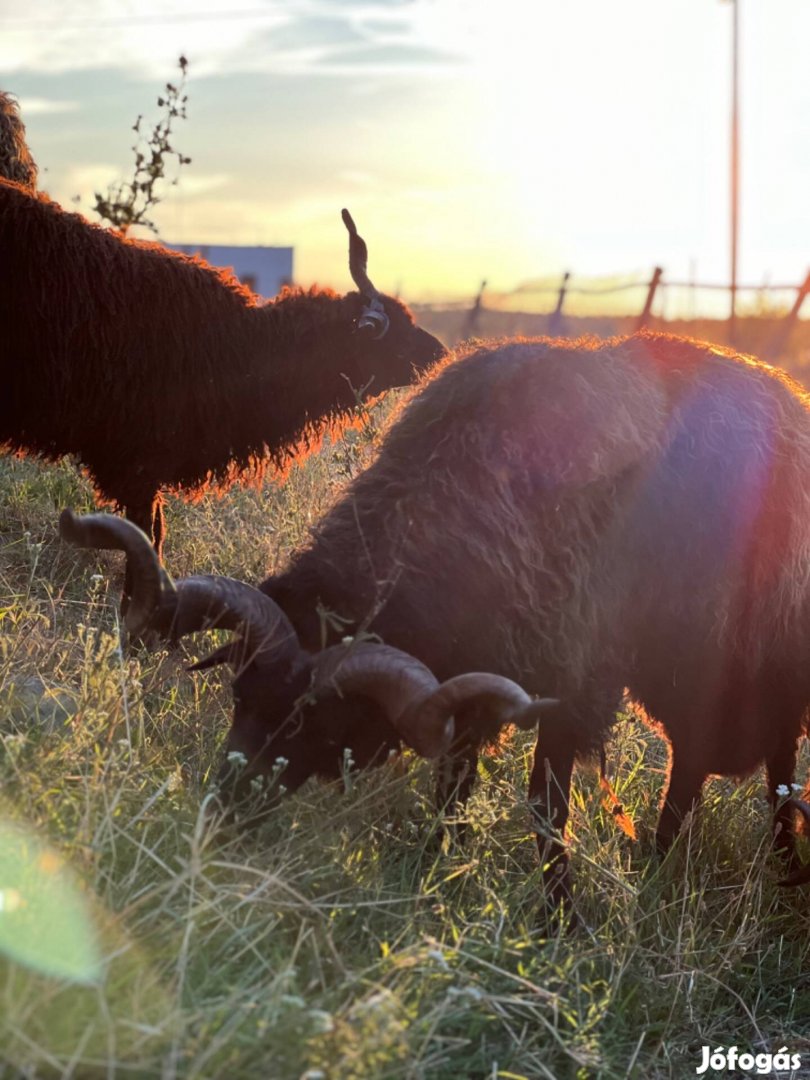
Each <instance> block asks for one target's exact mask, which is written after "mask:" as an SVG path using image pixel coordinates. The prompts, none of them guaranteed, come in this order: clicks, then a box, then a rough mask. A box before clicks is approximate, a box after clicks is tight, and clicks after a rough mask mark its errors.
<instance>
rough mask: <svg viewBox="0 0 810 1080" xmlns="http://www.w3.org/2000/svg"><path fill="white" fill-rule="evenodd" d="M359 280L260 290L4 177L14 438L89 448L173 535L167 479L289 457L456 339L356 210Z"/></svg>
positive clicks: (153, 532)
mask: <svg viewBox="0 0 810 1080" xmlns="http://www.w3.org/2000/svg"><path fill="white" fill-rule="evenodd" d="M344 221H345V222H346V225H347V227H348V228H349V232H350V237H351V240H350V267H351V270H352V275H353V277H354V280H355V283H356V284H357V286H358V288H359V290H360V291H359V292H354V293H349V294H347V295H346V296H338V295H337V294H336V293H334V292H332V291H330V290H327V289H319V288H312V289H310V290H309V291H305V290H302V289H292V288H290V289H285V290H284V292H283V293H282V294H281V296H280V297H278V298H277V299H276V300H271V301H269V302H267V303H260V301H259V299H258V297H256V296H255V295H254V294H253V293H251V292H250V291H249V290H248V289H246V288H244V287H243V286H241V285H240V284H239V283H238V282H237V281H236V279H235V278H233V277H232V276H231V275H229V274H228V273H226V272H224V271H220V270H215V269H213V268H212V267H210V266H207V265H206V264H205V263H204V262H202V261H200V260H199V259H195V258H191V257H189V256H186V255H181V254H179V253H175V252H170V251H167V250H166V249H165V248H163V247H161V246H160V245H158V244H154V243H145V242H140V241H136V240H130V239H123V238H122V237H120V236H119V235H116V234H115V233H112V232H109V231H107V230H105V229H102V228H100V227H98V226H94V225H91V224H89V223H88V222H87V221H85V219H84V218H82V217H80V216H79V215H77V214H70V213H66V212H65V211H64V210H62V209H60V207H59V206H57V205H56V204H55V203H52V202H50V201H49V200H48V199H47V198H45V197H44V196H32V195H31V194H30V193H28V192H26V191H25V190H24V189H23V188H22V187H20V186H18V185H16V184H12V183H3V182H0V250H2V252H3V258H2V262H0V323H1V324H2V326H3V346H2V353H0V372H1V373H2V380H3V395H2V398H0V445H3V444H5V445H6V446H7V447H8V448H10V449H11V450H12V451H17V452H22V453H29V454H37V455H40V456H41V457H44V458H47V459H52V460H53V459H56V458H58V457H61V456H62V455H63V454H75V455H76V457H77V458H78V459H79V461H80V462H81V463H82V464H83V465H84V466H86V468H87V471H88V472H89V474H90V477H91V479H92V480H93V483H94V484H95V486H96V489H97V491H98V494H99V495H100V497H101V498H103V499H106V500H110V501H112V502H114V503H115V504H116V505H117V506H118V507H119V508H120V509H122V510H124V512H125V513H126V515H127V517H128V518H130V520H132V521H134V522H135V523H136V524H137V525H139V526H140V527H141V528H142V529H143V530H144V531H145V532H146V533H147V534H148V535H150V536H152V538H153V540H154V543H155V547H156V550H157V551H158V554H160V550H161V544H162V540H163V536H164V524H163V516H162V496H161V492H162V491H164V490H166V489H180V490H183V491H186V492H199V491H201V490H203V489H204V488H205V487H206V486H207V485H208V484H209V483H214V484H217V485H220V486H221V485H225V484H227V483H228V482H230V481H231V480H232V479H233V478H234V476H235V475H238V474H239V473H244V472H248V471H252V472H253V473H254V475H256V474H260V473H261V470H262V468H263V467H264V465H265V462H266V460H267V459H268V458H269V460H270V461H271V462H272V464H273V466H274V467H275V468H276V469H278V470H279V471H282V470H283V469H284V468H285V467H286V466H287V465H288V464H289V462H290V461H291V460H292V459H293V458H294V456H295V454H296V453H297V452H298V451H299V450H303V449H308V448H310V447H312V446H314V445H317V443H318V440H319V437H320V435H321V434H322V432H323V431H324V430H325V429H326V428H327V427H328V425H330V424H333V425H334V426H333V430H337V418H338V416H339V415H341V416H342V417H343V418H344V419H345V418H346V416H347V411H348V410H350V409H351V408H352V406H354V405H355V404H356V396H355V392H354V390H353V387H355V388H358V389H360V388H367V387H368V386H371V388H372V390H373V392H374V393H377V392H379V391H382V390H384V389H387V388H388V387H391V386H399V385H403V384H405V383H407V382H408V381H409V380H410V379H411V378H412V376H413V373H414V370H421V369H424V368H426V367H427V366H428V365H430V364H431V363H433V362H434V361H435V360H436V359H437V358H438V357H439V356H440V355H442V354H443V352H444V349H443V347H442V346H441V344H440V343H439V342H438V341H437V339H436V338H434V337H432V336H431V335H430V334H428V333H426V332H425V331H424V330H421V329H419V328H418V327H416V326H415V325H414V323H413V319H412V317H411V314H410V312H409V311H408V309H407V308H406V307H405V306H404V305H403V304H401V303H400V302H399V301H397V300H392V299H391V298H389V297H385V296H381V295H380V294H379V293H378V292H377V290H376V289H375V288H374V286H373V285H372V284H371V282H370V280H369V278H368V275H367V273H366V247H365V244H364V242H363V240H362V239H361V238H360V237H359V236H358V235H357V231H356V229H355V227H354V223H353V221H352V220H351V217H350V216H349V214H348V213H347V212H346V211H344Z"/></svg>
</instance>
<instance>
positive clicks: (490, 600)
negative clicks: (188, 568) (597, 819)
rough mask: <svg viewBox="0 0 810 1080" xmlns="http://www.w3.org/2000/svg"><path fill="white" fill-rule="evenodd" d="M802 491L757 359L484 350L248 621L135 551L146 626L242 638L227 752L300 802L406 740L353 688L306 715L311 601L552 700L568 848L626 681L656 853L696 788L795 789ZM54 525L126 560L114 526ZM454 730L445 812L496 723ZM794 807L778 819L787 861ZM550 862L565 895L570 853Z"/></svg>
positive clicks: (794, 449)
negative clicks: (592, 765) (637, 716)
mask: <svg viewBox="0 0 810 1080" xmlns="http://www.w3.org/2000/svg"><path fill="white" fill-rule="evenodd" d="M808 476H810V401H808V398H807V397H806V396H805V395H804V393H803V392H802V391H801V390H800V389H799V388H798V386H796V385H795V384H794V383H792V382H791V380H790V379H788V378H787V377H786V376H785V375H783V374H782V373H780V372H778V371H776V370H774V369H772V368H770V367H768V366H766V365H764V364H761V363H758V362H757V361H755V360H753V359H750V358H747V357H742V356H738V355H735V354H733V353H731V352H729V351H727V350H723V349H720V348H715V347H712V346H708V345H704V344H700V343H697V342H694V341H690V340H686V339H682V338H676V337H672V336H667V335H661V334H653V333H639V334H636V335H634V336H632V337H629V338H623V339H616V340H612V341H607V342H603V343H592V344H587V343H586V344H583V343H581V342H580V343H576V342H574V343H569V342H562V341H552V340H544V339H541V340H533V341H531V340H530V341H515V342H505V343H501V344H495V345H485V346H480V347H474V348H472V349H471V350H470V351H468V352H466V353H462V354H461V355H459V356H457V357H455V358H452V357H451V358H449V359H448V360H446V361H445V362H444V363H443V364H441V365H440V366H439V368H438V369H437V371H436V373H434V374H433V375H431V376H428V377H427V379H426V380H425V381H424V382H423V384H422V386H421V387H420V388H417V389H415V390H414V391H413V392H412V394H411V397H410V400H409V401H408V402H407V404H406V405H405V406H404V408H403V411H402V412H401V413H400V414H399V418H398V419H397V420H396V422H395V423H394V425H393V427H392V428H391V429H390V431H389V433H388V435H387V438H386V440H385V442H384V444H383V446H382V448H381V450H380V453H379V456H378V458H377V460H376V461H375V462H374V463H373V464H372V465H371V466H370V468H368V469H367V470H366V471H365V472H364V473H363V474H362V475H361V476H359V477H358V478H357V479H356V480H355V481H354V483H353V484H352V485H351V486H350V488H349V489H348V491H347V492H346V494H345V495H344V496H343V497H342V498H341V499H340V500H339V501H338V502H337V504H336V505H335V506H334V508H333V509H332V510H331V511H330V512H329V513H327V514H326V516H325V517H324V518H323V520H322V521H321V523H320V525H319V526H318V527H317V529H316V531H315V533H314V536H313V539H312V541H311V543H310V544H309V545H308V547H307V548H305V549H304V550H302V551H301V552H299V553H298V554H297V555H296V556H295V557H294V558H293V560H292V563H291V565H290V567H289V568H288V569H287V570H286V571H285V572H284V573H283V574H281V575H279V576H277V577H274V578H270V579H268V580H267V581H265V582H264V583H263V584H262V585H261V586H260V590H250V589H248V587H246V586H242V588H243V589H247V592H245V594H244V597H243V599H245V598H246V597H248V596H249V597H250V603H251V604H252V605H253V609H252V611H255V613H256V616H257V618H256V619H255V620H254V616H253V613H252V612H249V611H248V608H247V607H246V606H244V605H243V606H241V607H237V606H235V605H233V606H232V605H230V604H229V603H228V602H227V601H226V600H225V596H224V592H223V591H222V587H221V585H220V582H219V580H218V579H208V580H207V582H206V583H205V584H202V585H201V584H195V585H193V586H192V585H191V584H190V582H189V583H186V582H181V585H182V586H184V587H185V588H186V589H188V590H189V595H190V596H191V595H193V596H195V597H196V608H194V610H193V612H192V606H193V605H191V604H190V603H189V602H187V601H186V602H184V603H178V600H177V597H176V596H175V595H174V594H173V593H171V591H170V590H169V589H168V588H167V587H166V586H165V585H161V581H160V577H159V574H158V568H157V564H156V563H154V564H149V563H148V558H147V557H146V556H148V555H151V552H149V549H148V545H147V546H146V555H144V553H143V552H142V551H141V552H140V554H138V553H137V552H136V550H135V549H136V548H137V545H135V544H133V545H131V554H130V560H131V561H133V562H137V571H136V577H137V579H138V581H139V583H140V584H139V594H138V595H139V605H138V608H137V610H136V611H134V612H133V613H132V625H133V626H134V627H135V628H136V629H139V628H141V627H142V626H143V625H152V626H155V627H156V628H158V629H159V630H161V631H162V632H163V633H168V632H170V627H171V625H172V622H173V623H174V629H173V632H174V633H175V634H177V635H182V634H184V633H188V632H191V631H192V630H195V629H198V628H199V627H200V626H202V625H203V624H204V623H205V613H206V611H208V613H209V615H211V616H212V617H219V625H223V626H229V627H231V628H234V629H236V628H238V627H243V628H244V627H247V629H243V630H242V638H241V639H239V640H237V641H236V642H235V643H232V644H231V645H229V646H226V647H224V648H223V649H220V650H219V651H218V652H217V653H215V654H214V656H213V657H212V658H210V659H209V660H208V661H203V662H202V663H203V666H204V665H206V664H208V663H214V662H217V661H223V660H228V661H231V662H233V663H234V664H235V666H236V668H237V671H238V674H237V677H236V679H235V681H234V697H235V701H236V708H235V716H234V724H233V727H232V729H231V732H230V736H229V740H228V748H229V749H230V750H233V751H240V752H242V753H243V754H244V755H245V756H246V758H247V759H248V767H247V771H246V774H245V776H246V777H247V778H249V777H250V776H253V775H256V774H257V773H263V772H265V773H266V772H268V771H269V770H270V769H271V768H272V763H273V762H274V761H275V760H276V759H277V758H279V757H283V758H286V759H287V760H288V762H289V764H288V766H287V768H286V771H285V774H284V783H285V786H286V787H287V789H288V790H294V789H295V788H296V787H297V786H298V785H300V784H301V783H302V782H303V781H304V780H305V779H306V778H307V777H308V776H310V775H312V774H313V773H318V774H321V775H325V776H335V775H337V774H338V771H339V769H340V758H341V754H342V751H343V748H344V747H351V748H352V751H353V757H354V759H355V761H356V762H357V763H358V765H361V766H362V765H365V764H370V763H373V762H377V761H380V760H384V759H385V757H386V754H387V752H388V750H389V749H390V748H392V747H395V746H396V745H397V744H398V741H399V738H400V736H401V735H402V734H403V733H402V732H401V731H400V730H398V729H397V726H396V723H392V722H391V720H390V717H388V716H386V713H385V712H384V711H382V710H380V709H379V707H378V706H377V705H376V704H375V703H374V701H373V700H371V699H370V698H368V697H367V696H366V694H365V690H364V688H363V687H362V686H359V687H358V686H348V687H346V688H345V689H344V693H343V696H337V695H336V694H334V693H333V694H331V695H327V696H322V695H319V696H316V698H315V699H314V701H313V699H312V698H311V697H308V695H307V688H308V686H309V681H310V676H311V664H312V662H313V661H312V657H313V656H314V658H315V659H314V663H315V665H317V664H318V663H319V662H321V658H324V657H327V656H328V657H330V659H328V660H326V659H324V660H323V661H322V662H324V663H325V664H326V666H327V667H329V666H330V665H331V664H332V663H333V662H334V661H333V659H331V658H332V657H334V656H335V655H336V654H335V653H334V650H333V648H332V647H330V648H329V649H327V650H326V652H325V653H324V652H320V651H319V650H321V649H322V648H323V645H324V632H325V630H326V631H328V628H329V626H330V625H331V623H330V622H329V621H327V622H326V623H324V621H323V619H322V618H321V616H320V614H319V611H322V610H323V608H326V609H328V610H330V611H332V612H334V613H336V614H338V615H339V616H341V618H342V619H343V620H347V622H346V623H343V624H342V625H344V626H348V629H345V630H342V631H341V632H342V633H349V634H351V633H353V632H357V631H358V630H360V629H362V630H367V631H371V632H373V633H375V634H377V635H379V637H380V638H381V639H382V640H383V641H384V642H385V643H386V644H387V645H388V646H396V647H397V648H399V649H402V650H405V651H406V652H407V653H409V654H411V655H412V656H414V657H416V658H418V659H419V660H420V661H421V662H423V663H424V664H426V665H427V667H428V668H429V669H430V670H431V671H432V672H433V673H434V674H435V676H436V678H437V679H438V680H439V681H440V682H444V681H446V680H448V679H452V678H453V677H455V676H458V675H460V674H462V673H464V672H468V671H471V670H484V671H492V672H495V673H497V674H499V675H501V676H504V677H507V678H509V679H511V680H514V681H515V682H517V683H519V684H521V685H522V686H523V687H524V688H525V689H526V690H527V691H528V692H529V693H550V694H553V695H554V696H555V697H556V698H558V699H560V704H559V705H558V706H557V707H556V708H554V709H551V710H547V711H546V712H544V713H543V715H542V716H541V718H540V726H539V737H538V743H537V750H536V757H535V763H534V768H533V770H532V774H531V778H530V782H529V795H530V799H531V801H532V804H533V806H534V808H535V811H536V812H537V813H538V814H539V815H540V816H542V817H543V818H546V819H549V818H550V819H551V821H552V822H553V825H554V826H555V827H556V828H557V829H560V830H562V829H563V828H564V827H565V823H566V819H567V816H568V792H569V784H570V779H571V773H572V768H573V765H574V761H575V759H576V758H577V757H578V756H581V755H585V754H589V753H591V752H593V751H595V750H597V749H599V748H601V747H602V745H603V742H604V740H605V737H606V735H607V733H608V730H609V728H610V725H611V722H612V720H613V717H614V715H615V712H616V710H617V707H618V706H619V704H620V701H621V699H622V692H623V688H624V687H625V686H629V687H630V690H631V693H632V694H633V695H634V696H635V698H637V699H638V701H640V702H641V703H642V704H643V705H644V707H645V708H646V709H647V711H648V712H649V714H650V715H651V716H653V717H654V718H655V719H656V720H658V721H659V722H660V724H661V725H662V726H663V729H664V730H665V732H666V734H667V736H668V738H669V741H670V744H671V773H670V776H669V782H668V788H667V792H666V798H665V801H664V805H663V808H662V813H661V818H660V822H659V826H658V839H659V842H660V844H661V846H662V847H665V846H666V845H667V844H668V843H669V841H670V840H671V839H672V837H673V835H674V834H675V832H676V830H677V829H678V827H679V825H680V822H681V821H682V819H683V817H684V815H685V814H686V813H687V811H688V810H689V809H690V807H691V806H692V805H693V803H694V802H695V801H696V800H697V799H698V798H699V796H700V792H701V787H702V785H703V782H704V780H705V779H706V777H707V776H708V775H710V774H713V773H719V774H730V775H735V776H742V775H745V774H746V773H750V772H751V771H753V770H754V769H756V768H757V767H758V766H759V765H760V764H762V763H764V764H765V765H766V768H767V772H768V784H769V789H770V792H771V796H772V798H773V800H774V802H775V803H777V802H778V793H779V791H781V789H782V785H784V786H785V787H789V785H790V784H791V783H792V781H793V778H794V768H795V762H796V747H797V741H798V739H799V736H800V735H801V734H802V733H803V732H804V731H805V725H806V713H807V707H808V703H810V665H808V664H807V662H806V656H805V651H806V646H807V641H808V639H810V483H808ZM66 532H67V533H68V534H71V535H72V536H73V538H74V539H75V538H78V539H79V540H81V541H82V542H84V543H87V544H89V545H90V546H99V547H103V546H124V545H122V544H121V543H119V542H116V543H115V544H109V545H108V542H107V541H106V540H105V529H104V526H103V525H102V526H101V531H100V532H99V533H97V534H95V535H93V536H91V535H89V534H82V533H81V532H80V531H76V530H73V529H72V528H71V522H70V521H67V522H66ZM195 580H197V581H199V580H200V579H195ZM195 590H198V591H195ZM198 592H199V593H201V594H203V595H205V596H206V597H207V599H206V600H205V601H203V600H202V599H201V597H200V595H198ZM271 598H272V603H271ZM221 610H227V611H229V612H230V613H231V614H230V615H229V616H228V619H225V618H223V617H222V616H221ZM260 610H261V611H262V613H263V614H262V620H263V621H261V622H260V621H259V619H258V612H259V611H260ZM228 620H229V621H228ZM259 625H261V626H262V630H261V631H258V630H257V629H256V628H257V627H258V626H259ZM327 641H328V638H327ZM301 646H303V648H304V649H306V650H309V653H308V654H307V655H309V656H310V666H308V665H307V664H303V663H302V662H301V656H302V655H303V654H302V653H301V651H300V650H301ZM288 650H289V651H288ZM291 657H292V659H291ZM260 659H261V662H259V660H260ZM327 681H328V680H327ZM293 703H295V704H293ZM454 716H455V728H454V735H453V739H452V745H451V747H450V749H449V752H445V749H444V748H443V746H442V742H443V735H444V734H445V733H444V732H443V729H440V728H439V727H438V726H436V725H434V726H433V728H431V729H430V730H429V731H428V732H427V733H426V734H425V733H424V732H423V733H420V735H419V737H418V738H417V737H414V736H413V735H412V734H410V735H409V734H406V735H405V738H406V740H407V741H410V742H411V744H412V745H414V746H415V747H416V748H417V749H419V750H421V751H422V752H423V753H436V752H440V753H444V754H445V760H444V761H443V763H442V767H441V769H440V783H439V797H440V801H441V802H442V803H447V802H452V801H453V800H455V799H457V798H460V797H464V795H465V794H466V792H467V791H468V790H469V788H470V786H471V784H472V782H473V778H474V776H475V767H476V762H477V757H478V753H479V751H480V749H481V747H482V745H483V744H484V742H485V741H486V740H487V739H490V738H492V737H494V736H496V735H497V732H498V728H499V725H500V724H501V723H502V722H503V720H504V710H502V709H490V710H488V709H483V708H481V707H480V705H478V704H471V705H467V704H465V705H462V706H459V707H456V709H455V713H454ZM793 809H794V804H793V803H791V802H789V801H788V802H786V801H784V800H782V801H781V802H779V809H778V820H779V823H780V824H781V825H782V826H783V831H782V834H781V839H782V845H783V846H784V847H785V848H786V849H787V852H788V854H790V855H792V853H793V847H792V840H793V837H792V816H793ZM798 809H801V810H802V812H805V811H806V810H807V807H806V805H805V804H800V805H798ZM552 856H553V857H554V858H555V870H556V873H557V887H560V885H562V884H563V881H562V880H561V879H563V880H564V874H565V860H564V857H563V855H562V852H561V849H560V848H559V847H556V848H554V849H553V850H552ZM807 876H808V875H807V872H804V873H802V872H801V871H800V872H799V873H798V874H797V875H796V880H803V879H806V878H807Z"/></svg>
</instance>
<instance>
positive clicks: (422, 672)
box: [313, 642, 558, 758]
mask: <svg viewBox="0 0 810 1080" xmlns="http://www.w3.org/2000/svg"><path fill="white" fill-rule="evenodd" d="M313 667H314V685H313V690H314V692H315V693H317V692H318V691H322V690H324V689H325V688H330V689H334V690H336V691H337V692H338V693H349V694H360V695H365V696H367V697H370V698H372V699H373V700H374V701H376V702H377V703H378V704H379V705H380V706H381V707H382V708H383V709H384V710H385V712H386V713H387V715H388V718H389V720H390V722H391V723H392V724H393V726H394V727H395V728H396V729H397V731H399V733H400V735H401V736H402V737H403V739H404V740H405V741H406V742H407V743H408V744H409V745H410V746H412V747H413V749H414V750H416V751H417V753H419V754H421V755H422V756H423V757H428V758H431V757H439V756H440V755H441V754H443V753H445V752H446V751H447V750H448V749H449V747H450V744H451V743H452V741H453V735H454V724H453V715H454V713H455V712H457V711H458V710H459V709H460V708H462V707H463V706H465V705H469V704H472V703H473V702H478V703H484V704H487V705H489V706H491V707H494V708H495V709H496V712H497V714H498V716H499V719H500V720H501V722H503V723H517V724H518V725H519V726H521V727H528V726H531V725H532V724H533V723H534V722H535V721H536V719H537V715H538V714H539V713H540V712H541V711H543V710H544V709H547V708H550V707H551V706H552V705H556V704H558V703H557V701H556V700H555V699H550V698H545V699H543V700H542V701H534V700H533V699H532V698H530V697H529V695H528V694H526V693H525V691H523V690H522V689H521V687H519V686H518V685H517V683H514V682H512V681H511V680H510V679H505V678H503V677H502V676H499V675H486V674H480V673H472V674H467V675H458V676H456V677H455V678H453V679H448V680H447V682H445V683H443V684H440V683H439V681H438V679H437V678H436V677H435V675H434V674H433V673H432V672H431V671H430V669H429V668H428V667H426V666H425V665H424V664H423V663H422V662H421V661H420V660H417V659H416V657H414V656H411V655H410V654H409V653H406V652H402V651H401V650H400V649H394V648H392V647H391V646H388V645H378V644H374V643H371V642H360V643H358V644H356V645H351V646H350V647H349V648H346V646H343V645H334V646H332V647H331V648H329V649H325V650H324V651H323V652H322V653H320V654H319V655H318V656H317V657H316V659H315V661H314V664H313Z"/></svg>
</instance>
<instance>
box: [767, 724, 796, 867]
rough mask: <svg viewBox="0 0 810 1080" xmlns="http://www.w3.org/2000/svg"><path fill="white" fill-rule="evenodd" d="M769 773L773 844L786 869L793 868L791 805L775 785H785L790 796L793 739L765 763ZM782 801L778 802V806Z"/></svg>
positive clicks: (793, 836) (794, 846)
mask: <svg viewBox="0 0 810 1080" xmlns="http://www.w3.org/2000/svg"><path fill="white" fill-rule="evenodd" d="M765 767H766V770H767V774H768V794H769V796H770V800H771V806H772V807H773V827H774V837H773V844H774V847H775V849H776V850H777V851H778V852H779V854H780V855H783V856H784V857H785V859H786V860H787V864H788V868H789V869H790V870H795V869H796V866H797V865H798V859H797V856H796V836H795V833H794V829H793V808H792V806H791V805H790V804H789V803H788V802H787V801H786V799H785V797H784V791H783V793H782V794H781V795H780V794H779V793H778V791H777V788H783V789H784V788H787V790H788V792H789V793H790V794H791V795H792V794H793V792H792V789H791V786H790V785H791V784H792V783H793V778H794V776H795V774H796V742H795V740H794V741H793V742H785V744H784V745H782V746H780V747H779V749H778V751H777V752H776V753H775V754H772V755H771V757H769V758H768V759H767V761H766V762H765ZM780 804H781V805H780Z"/></svg>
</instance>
